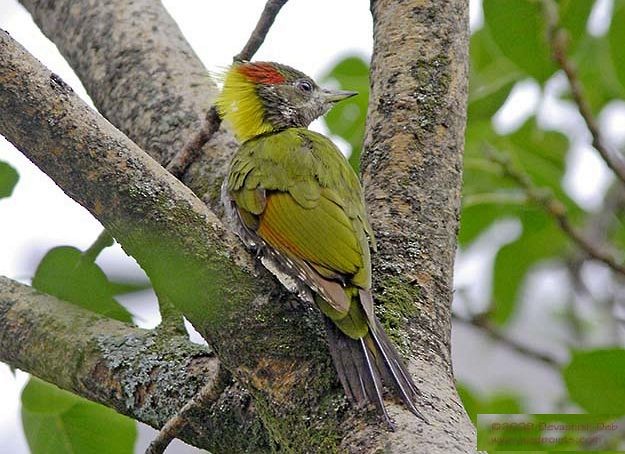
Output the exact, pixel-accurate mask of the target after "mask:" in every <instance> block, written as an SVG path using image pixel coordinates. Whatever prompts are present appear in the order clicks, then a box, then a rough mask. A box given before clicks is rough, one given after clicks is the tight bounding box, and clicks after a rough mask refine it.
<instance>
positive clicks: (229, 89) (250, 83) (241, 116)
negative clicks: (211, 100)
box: [215, 63, 273, 142]
mask: <svg viewBox="0 0 625 454" xmlns="http://www.w3.org/2000/svg"><path fill="white" fill-rule="evenodd" d="M248 65H254V64H253V63H245V64H234V65H232V66H231V67H230V69H229V70H228V71H227V72H226V74H225V77H224V85H223V89H222V91H221V94H220V95H219V96H218V97H217V100H216V101H215V105H216V107H217V110H218V112H219V115H220V116H221V118H222V119H223V120H224V121H226V122H227V123H229V124H230V125H231V126H232V129H233V132H234V135H235V136H236V137H237V139H238V140H239V141H241V142H244V141H246V140H248V139H251V138H252V137H255V136H257V135H260V134H263V133H266V132H269V131H271V130H272V129H273V126H272V125H271V124H270V123H268V122H267V121H265V117H264V109H263V105H262V103H261V101H260V99H259V97H258V93H257V92H256V83H255V82H254V80H253V79H251V78H250V76H249V71H246V70H245V68H246V66H248ZM242 69H243V71H242ZM246 72H247V74H246Z"/></svg>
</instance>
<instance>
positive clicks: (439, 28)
mask: <svg viewBox="0 0 625 454" xmlns="http://www.w3.org/2000/svg"><path fill="white" fill-rule="evenodd" d="M371 12H372V14H373V37H374V48H373V57H372V60H371V74H370V76H371V93H370V96H369V107H368V114H367V132H366V137H365V143H364V153H363V156H362V158H361V169H362V171H363V176H362V178H363V183H364V187H365V197H366V201H367V206H368V210H369V214H370V217H371V221H372V224H373V227H374V231H375V233H376V237H377V240H378V252H377V254H374V255H373V257H372V259H373V265H374V273H373V280H374V289H375V292H374V299H375V301H376V305H377V306H376V309H379V315H380V318H381V320H382V322H383V323H384V324H385V325H386V327H387V328H388V329H389V334H390V335H391V337H393V339H394V340H395V341H396V342H397V343H398V344H399V345H400V347H402V349H403V351H404V352H405V353H406V354H408V355H409V356H410V358H411V359H410V364H409V366H410V370H411V372H412V373H413V375H414V376H415V377H416V380H417V381H416V383H417V385H418V387H419V388H420V389H421V391H422V393H423V395H424V401H425V402H427V404H426V405H428V407H426V409H425V416H426V417H427V419H428V420H429V421H431V422H432V424H431V425H429V426H425V427H417V426H415V425H412V427H411V428H410V429H409V430H406V432H403V433H401V432H398V433H394V434H390V435H389V440H390V441H391V443H394V444H400V443H402V441H401V440H402V439H404V441H405V443H406V446H407V445H408V441H407V440H406V439H407V438H408V437H406V433H409V432H410V431H412V433H417V434H418V436H416V437H414V436H413V438H412V440H411V441H410V442H411V449H410V451H409V452H428V453H465V452H473V451H474V450H475V429H474V428H473V426H472V424H471V422H470V420H469V418H468V417H467V415H466V413H465V412H464V410H463V408H462V405H461V404H460V399H459V397H458V395H457V393H456V390H455V384H454V380H453V374H452V369H451V355H450V332H451V300H452V288H453V276H452V274H453V262H454V256H455V248H456V231H457V228H458V218H459V209H460V189H461V173H462V150H463V147H464V128H465V123H466V102H467V77H468V40H469V28H468V2H466V1H465V0H451V1H445V2H441V1H436V0H425V1H423V0H419V1H417V0H408V1H402V2H397V1H394V0H372V1H371ZM430 396H432V397H431V398H430ZM450 404H451V405H450ZM430 406H431V407H430ZM450 421H453V429H452V430H451V431H448V429H449V422H450ZM406 424H407V425H408V424H409V422H408V421H406ZM408 427H410V426H408ZM443 432H446V433H443ZM432 440H436V442H435V443H433V442H432Z"/></svg>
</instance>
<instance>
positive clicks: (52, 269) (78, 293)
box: [32, 246, 132, 322]
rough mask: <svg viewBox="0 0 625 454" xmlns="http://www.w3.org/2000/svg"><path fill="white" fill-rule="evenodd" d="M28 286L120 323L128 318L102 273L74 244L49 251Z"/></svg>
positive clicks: (128, 319) (129, 319) (127, 313)
mask: <svg viewBox="0 0 625 454" xmlns="http://www.w3.org/2000/svg"><path fill="white" fill-rule="evenodd" d="M32 285H33V287H35V288H36V289H37V290H39V291H42V292H45V293H49V294H51V295H54V296H56V297H58V298H60V299H62V300H64V301H67V302H70V303H73V304H76V305H77V306H81V307H83V308H85V309H88V310H90V311H92V312H97V313H98V314H102V315H106V316H107V317H111V318H115V319H117V320H121V321H124V322H130V321H131V320H132V319H131V317H130V313H129V312H128V311H127V310H126V309H125V308H124V307H123V306H122V305H121V304H119V303H118V302H117V301H116V300H115V299H114V298H113V291H114V287H113V286H111V285H110V283H109V281H108V279H107V277H106V275H105V274H104V272H103V271H102V270H101V269H100V267H99V266H98V265H96V264H95V263H93V262H92V261H91V260H89V259H88V258H87V257H85V256H84V255H83V254H82V253H81V251H79V250H78V249H76V248H74V247H70V246H60V247H56V248H53V249H51V250H49V251H48V253H47V254H46V255H45V257H44V258H43V259H42V260H41V262H40V263H39V266H38V267H37V271H36V272H35V277H34V278H33V282H32Z"/></svg>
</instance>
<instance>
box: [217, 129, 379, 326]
mask: <svg viewBox="0 0 625 454" xmlns="http://www.w3.org/2000/svg"><path fill="white" fill-rule="evenodd" d="M228 190H229V193H230V195H231V196H232V198H233V199H234V201H235V203H236V206H237V209H238V211H239V214H240V217H241V219H242V221H243V222H244V223H245V224H246V226H247V227H248V228H249V229H252V230H253V231H254V232H255V233H256V234H257V235H258V236H259V237H260V238H262V239H263V240H264V241H265V242H266V243H268V244H269V245H270V246H271V247H272V248H274V249H275V250H277V251H279V252H280V253H282V254H284V255H285V256H287V257H289V258H291V259H295V260H301V261H302V262H304V263H305V264H306V265H307V266H308V267H310V268H311V269H313V270H314V271H315V272H316V273H318V274H319V277H320V278H322V279H321V280H327V281H329V282H325V283H324V282H322V285H327V286H330V287H331V286H332V285H333V286H334V287H336V288H338V289H339V290H338V291H340V292H341V293H342V294H343V296H342V298H341V297H336V298H332V299H333V301H328V303H329V304H330V305H331V306H332V308H334V309H335V310H337V311H339V312H340V313H341V314H343V315H344V314H345V313H346V312H347V311H348V309H349V305H350V301H351V298H352V295H350V294H348V295H345V292H347V293H349V287H352V286H356V287H359V288H364V289H368V288H369V287H370V286H371V277H370V257H369V244H368V237H369V238H372V235H371V233H370V232H371V231H370V227H369V224H368V222H367V219H366V214H365V209H364V204H363V201H362V191H361V189H360V184H359V182H358V178H357V177H356V175H355V174H354V172H353V170H352V169H351V167H350V166H349V164H348V163H347V161H346V160H345V158H344V157H343V156H342V155H341V154H340V152H339V151H338V149H337V148H336V147H335V146H334V144H333V143H332V142H331V141H330V140H328V139H327V138H325V137H324V136H322V135H320V134H317V133H314V132H312V131H309V130H307V129H299V128H294V129H289V130H286V131H283V132H281V133H278V134H272V135H268V136H262V137H259V138H257V139H253V140H250V141H248V142H245V143H244V144H243V145H242V147H241V149H240V150H239V151H238V152H237V155H236V156H235V158H234V159H233V163H232V166H231V170H230V174H229V176H228ZM317 281H319V280H317ZM337 284H341V286H340V287H339V286H338V285H337ZM317 285H319V283H318V282H317ZM344 286H346V287H348V289H344V288H343V287H344ZM336 288H334V289H333V292H334V295H336V291H337V290H336ZM339 300H342V301H339Z"/></svg>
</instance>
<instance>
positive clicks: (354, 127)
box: [322, 57, 369, 173]
mask: <svg viewBox="0 0 625 454" xmlns="http://www.w3.org/2000/svg"><path fill="white" fill-rule="evenodd" d="M322 80H324V81H330V80H334V81H335V82H336V83H338V86H339V88H340V89H343V90H355V91H357V92H358V96H354V97H352V98H349V99H346V100H344V101H341V102H340V103H338V104H337V105H336V106H334V107H333V108H332V110H330V112H328V114H327V115H326V116H325V117H324V120H325V123H326V125H327V127H328V129H329V130H330V132H331V133H332V134H335V135H337V136H340V137H341V138H343V139H344V140H345V141H346V142H348V143H349V144H350V146H351V148H352V153H351V155H350V156H349V162H350V164H351V165H352V167H353V168H354V170H355V171H356V172H357V173H358V171H359V168H360V153H361V150H362V142H363V140H364V135H365V119H366V117H367V106H368V103H369V65H368V64H367V63H366V62H365V61H364V60H363V59H362V58H359V57H348V58H346V59H344V60H342V61H340V62H339V63H338V64H337V65H336V66H334V68H332V69H331V70H330V71H329V72H328V74H326V75H325V76H324V77H323V78H322Z"/></svg>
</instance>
